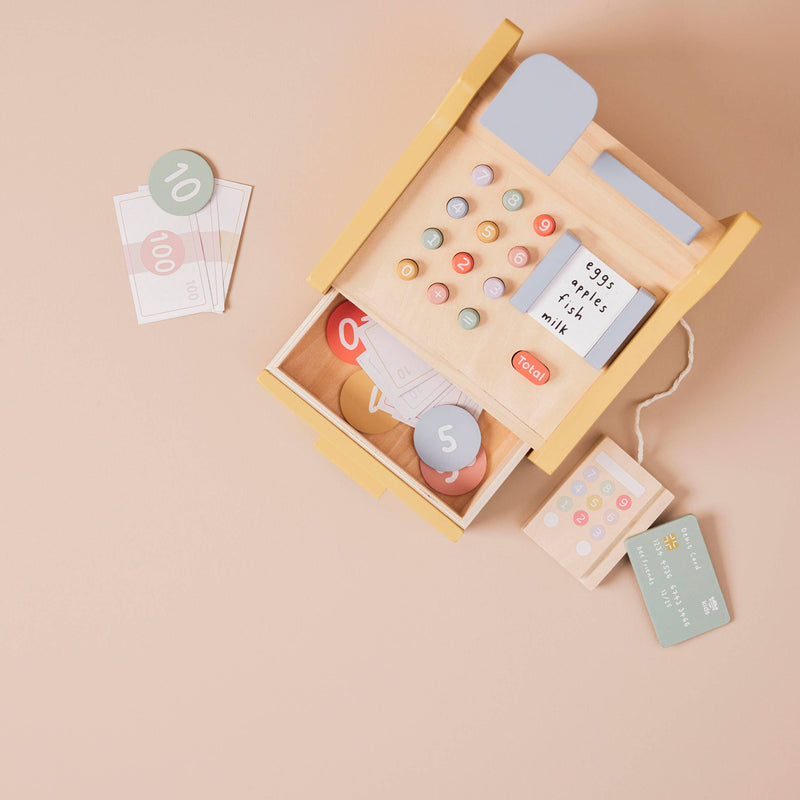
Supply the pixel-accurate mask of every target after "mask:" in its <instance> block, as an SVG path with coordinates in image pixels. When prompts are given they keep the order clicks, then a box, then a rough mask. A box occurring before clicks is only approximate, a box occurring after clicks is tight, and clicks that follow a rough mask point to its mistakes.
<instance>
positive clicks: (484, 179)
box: [472, 164, 494, 186]
mask: <svg viewBox="0 0 800 800" xmlns="http://www.w3.org/2000/svg"><path fill="white" fill-rule="evenodd" d="M493 180H494V170H493V169H492V168H491V167H490V166H489V165H488V164H478V166H477V167H474V168H473V170H472V182H473V183H474V184H475V185H476V186H488V185H489V184H490V183H491V182H492V181H493Z"/></svg>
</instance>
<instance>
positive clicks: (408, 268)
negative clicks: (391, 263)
mask: <svg viewBox="0 0 800 800" xmlns="http://www.w3.org/2000/svg"><path fill="white" fill-rule="evenodd" d="M397 275H398V276H399V278H400V279H401V280H404V281H413V280H414V278H416V277H417V275H419V266H418V265H417V262H416V261H412V260H411V259H410V258H404V259H403V260H402V261H400V262H398V264H397Z"/></svg>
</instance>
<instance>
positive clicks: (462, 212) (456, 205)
mask: <svg viewBox="0 0 800 800" xmlns="http://www.w3.org/2000/svg"><path fill="white" fill-rule="evenodd" d="M445 208H446V209H447V213H448V214H449V215H450V216H451V217H452V218H453V219H461V218H462V217H466V216H467V211H469V203H468V202H467V201H466V200H465V199H464V198H463V197H451V198H450V199H449V200H448V201H447V205H446V206H445Z"/></svg>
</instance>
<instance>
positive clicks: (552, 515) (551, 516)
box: [542, 511, 558, 528]
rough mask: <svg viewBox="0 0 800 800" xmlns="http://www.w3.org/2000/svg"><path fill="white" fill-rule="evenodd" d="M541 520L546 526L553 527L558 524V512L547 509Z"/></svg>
mask: <svg viewBox="0 0 800 800" xmlns="http://www.w3.org/2000/svg"><path fill="white" fill-rule="evenodd" d="M542 522H543V523H544V524H545V526H546V527H547V528H555V526H556V525H558V514H556V512H555V511H548V512H547V513H546V514H545V515H544V516H543V517H542Z"/></svg>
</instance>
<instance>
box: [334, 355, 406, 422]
mask: <svg viewBox="0 0 800 800" xmlns="http://www.w3.org/2000/svg"><path fill="white" fill-rule="evenodd" d="M380 396H381V391H380V389H378V387H377V386H376V385H375V384H374V383H373V382H372V381H371V380H370V379H369V375H367V373H366V372H364V370H363V369H360V370H359V371H358V372H356V373H354V374H353V375H351V376H350V377H349V378H348V379H347V380H346V381H345V382H344V386H342V391H341V393H340V394H339V406H340V408H341V409H342V416H343V417H344V418H345V419H346V420H347V421H348V422H349V423H350V424H351V425H352V426H353V427H354V428H355V429H356V430H357V431H361V433H384V432H386V431H390V430H391V429H392V428H394V426H395V425H397V420H396V419H395V418H394V417H392V416H391V415H390V414H387V413H386V412H385V411H381V410H380V409H379V408H378V400H379V399H380Z"/></svg>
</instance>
